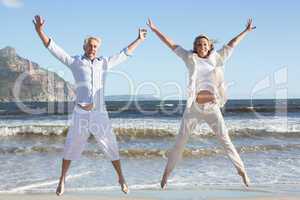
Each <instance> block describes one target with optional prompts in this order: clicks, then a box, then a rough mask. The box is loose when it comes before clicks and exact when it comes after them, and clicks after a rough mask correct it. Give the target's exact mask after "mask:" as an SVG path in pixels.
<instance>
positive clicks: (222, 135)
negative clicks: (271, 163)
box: [166, 103, 245, 174]
mask: <svg viewBox="0 0 300 200" xmlns="http://www.w3.org/2000/svg"><path fill="white" fill-rule="evenodd" d="M202 121H204V122H206V123H207V124H208V125H209V127H210V128H211V129H212V131H213V132H214V133H215V134H216V136H217V138H218V140H219V142H220V143H221V144H222V146H223V147H224V149H225V152H226V154H227V155H228V157H229V159H230V160H231V161H232V163H233V165H234V166H235V168H236V169H237V170H241V171H243V172H245V167H244V164H243V162H242V160H241V158H240V156H239V154H238V153H237V151H236V149H235V147H234V146H233V144H232V142H231V140H230V137H229V135H228V131H227V128H226V126H225V122H224V119H223V116H222V113H221V110H220V108H219V106H218V105H217V104H215V103H206V104H202V105H199V104H198V103H193V105H192V106H191V107H190V108H186V110H185V112H184V114H183V118H182V121H181V125H180V129H179V133H178V136H177V138H176V144H175V146H174V147H173V149H172V150H171V151H170V153H169V155H168V163H167V166H166V172H167V174H170V173H171V171H172V170H173V169H174V167H175V165H176V163H177V162H178V161H179V160H180V159H181V157H182V152H183V150H184V146H185V144H186V142H187V140H188V137H189V134H190V133H191V132H192V131H193V130H194V128H195V127H196V125H197V124H199V123H200V122H202Z"/></svg>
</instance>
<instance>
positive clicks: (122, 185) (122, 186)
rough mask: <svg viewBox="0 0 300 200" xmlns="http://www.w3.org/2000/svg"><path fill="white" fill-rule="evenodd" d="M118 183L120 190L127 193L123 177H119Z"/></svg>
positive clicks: (127, 189)
mask: <svg viewBox="0 0 300 200" xmlns="http://www.w3.org/2000/svg"><path fill="white" fill-rule="evenodd" d="M119 184H120V186H121V190H122V192H124V193H125V194H128V193H129V188H128V186H127V184H126V182H125V180H124V179H120V180H119Z"/></svg>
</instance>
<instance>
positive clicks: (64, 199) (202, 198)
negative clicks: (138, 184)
mask: <svg viewBox="0 0 300 200" xmlns="http://www.w3.org/2000/svg"><path fill="white" fill-rule="evenodd" d="M297 188H298V187H297V186H296V185H294V186H289V187H277V188H275V189H274V188H273V189H271V188H270V187H265V186H264V187H253V188H250V189H244V188H242V187H236V188H234V187H227V188H220V187H218V188H212V187H203V188H193V189H175V188H172V187H170V188H168V189H167V190H164V191H162V190H160V189H158V188H157V189H149V190H138V189H132V190H131V192H130V194H128V195H124V194H123V193H121V192H120V191H115V190H114V191H102V192H66V193H65V194H64V195H63V196H60V197H58V196H56V195H55V193H25V194H5V193H3V194H0V200H20V199H22V200H49V199H60V200H123V199H124V200H126V199H130V200H156V199H157V200H299V199H300V191H299V190H297Z"/></svg>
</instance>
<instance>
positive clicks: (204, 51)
mask: <svg viewBox="0 0 300 200" xmlns="http://www.w3.org/2000/svg"><path fill="white" fill-rule="evenodd" d="M210 48H211V47H210V44H209V42H208V40H207V39H206V38H200V39H199V40H197V42H196V45H195V49H196V53H197V54H198V56H199V57H200V58H206V57H207V56H208V54H209V51H210Z"/></svg>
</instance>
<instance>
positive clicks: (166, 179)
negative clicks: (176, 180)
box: [160, 173, 168, 190]
mask: <svg viewBox="0 0 300 200" xmlns="http://www.w3.org/2000/svg"><path fill="white" fill-rule="evenodd" d="M167 182H168V176H167V175H166V174H165V173H164V175H163V177H162V179H161V182H160V187H161V189H163V190H164V189H166V187H167Z"/></svg>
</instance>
